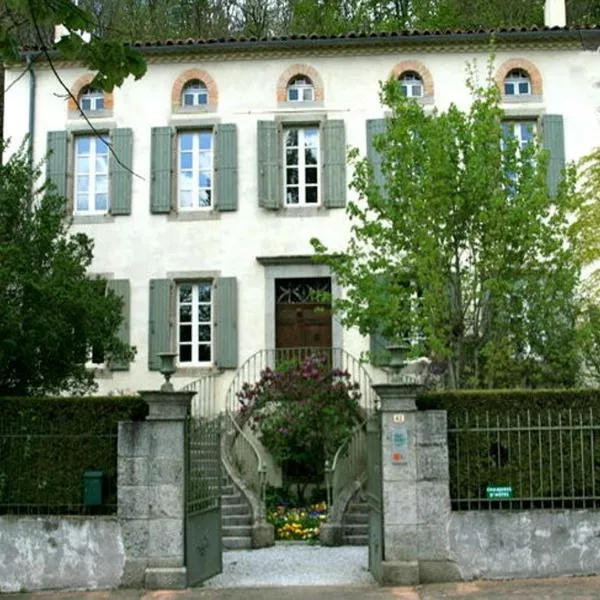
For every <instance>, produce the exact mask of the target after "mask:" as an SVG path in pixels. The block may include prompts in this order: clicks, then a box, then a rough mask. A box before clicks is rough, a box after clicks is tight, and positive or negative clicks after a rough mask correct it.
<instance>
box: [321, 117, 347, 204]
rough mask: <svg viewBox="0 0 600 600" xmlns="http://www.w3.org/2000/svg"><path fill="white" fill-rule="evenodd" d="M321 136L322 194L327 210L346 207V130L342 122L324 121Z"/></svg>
mask: <svg viewBox="0 0 600 600" xmlns="http://www.w3.org/2000/svg"><path fill="white" fill-rule="evenodd" d="M322 134H323V161H324V163H323V180H324V181H323V193H324V204H325V206H326V207H327V208H344V207H345V206H346V130H345V127H344V121H342V120H336V121H326V122H325V123H324V124H323V127H322Z"/></svg>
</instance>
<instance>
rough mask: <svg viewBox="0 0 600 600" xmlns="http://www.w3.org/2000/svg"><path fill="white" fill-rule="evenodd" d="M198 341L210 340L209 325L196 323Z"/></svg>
mask: <svg viewBox="0 0 600 600" xmlns="http://www.w3.org/2000/svg"><path fill="white" fill-rule="evenodd" d="M198 341H200V342H210V325H198Z"/></svg>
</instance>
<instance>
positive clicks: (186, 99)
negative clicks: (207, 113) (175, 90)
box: [183, 94, 194, 106]
mask: <svg viewBox="0 0 600 600" xmlns="http://www.w3.org/2000/svg"><path fill="white" fill-rule="evenodd" d="M183 104H184V106H193V104H194V94H184V95H183Z"/></svg>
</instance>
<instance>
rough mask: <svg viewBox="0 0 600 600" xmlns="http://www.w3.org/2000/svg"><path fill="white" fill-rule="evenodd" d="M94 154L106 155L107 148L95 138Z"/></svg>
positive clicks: (100, 140)
mask: <svg viewBox="0 0 600 600" xmlns="http://www.w3.org/2000/svg"><path fill="white" fill-rule="evenodd" d="M107 141H108V140H107ZM96 154H106V155H108V146H107V145H106V142H105V141H104V140H103V139H102V138H96Z"/></svg>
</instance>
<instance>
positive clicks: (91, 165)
mask: <svg viewBox="0 0 600 600" xmlns="http://www.w3.org/2000/svg"><path fill="white" fill-rule="evenodd" d="M82 139H88V140H89V142H90V151H89V153H88V154H80V153H79V152H78V150H79V141H80V140H82ZM98 141H101V142H103V143H104V147H105V150H106V152H102V153H98V152H97V142H98ZM108 144H110V137H109V136H108V134H103V135H101V136H97V135H76V136H75V139H74V149H73V163H74V168H73V181H74V183H73V214H75V215H104V214H107V213H108V212H110V167H109V148H108ZM104 156H105V157H106V162H105V164H106V171H104V172H98V171H97V166H98V158H100V157H104ZM80 158H81V159H84V158H87V159H88V171H87V173H85V172H81V171H80V166H79V159H80ZM85 176H87V178H88V189H87V191H85V190H82V189H81V187H80V185H81V184H80V181H81V180H82V178H83V177H85ZM98 177H105V179H106V192H100V194H104V195H106V207H102V208H96V196H97V195H98V192H97V191H96V189H97V186H98ZM84 195H85V196H87V208H85V209H82V208H79V197H80V196H84ZM92 207H93V208H92Z"/></svg>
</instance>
